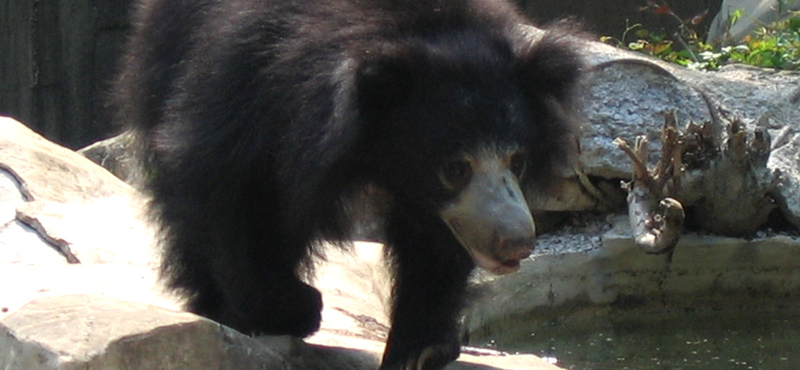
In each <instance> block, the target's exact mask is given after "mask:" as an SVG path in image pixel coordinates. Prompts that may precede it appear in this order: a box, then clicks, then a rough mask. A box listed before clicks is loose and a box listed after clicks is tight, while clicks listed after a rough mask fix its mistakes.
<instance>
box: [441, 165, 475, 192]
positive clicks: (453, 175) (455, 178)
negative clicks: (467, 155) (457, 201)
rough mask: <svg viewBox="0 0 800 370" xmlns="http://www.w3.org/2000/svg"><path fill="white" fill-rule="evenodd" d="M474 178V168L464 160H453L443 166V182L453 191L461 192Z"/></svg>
mask: <svg viewBox="0 0 800 370" xmlns="http://www.w3.org/2000/svg"><path fill="white" fill-rule="evenodd" d="M471 177H472V166H471V165H470V164H469V162H467V161H466V160H463V159H457V160H452V161H450V162H447V163H445V165H444V166H442V171H441V178H442V182H443V183H444V184H445V185H446V186H447V187H448V188H450V189H452V190H461V189H462V188H464V187H465V186H466V185H467V183H468V182H469V180H470V178H471Z"/></svg>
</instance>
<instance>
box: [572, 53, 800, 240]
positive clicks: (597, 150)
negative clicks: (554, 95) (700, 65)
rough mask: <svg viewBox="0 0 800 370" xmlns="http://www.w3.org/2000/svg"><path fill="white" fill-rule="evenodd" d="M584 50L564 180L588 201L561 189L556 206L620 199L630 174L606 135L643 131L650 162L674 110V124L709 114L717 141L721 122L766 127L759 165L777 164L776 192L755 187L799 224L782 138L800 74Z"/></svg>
mask: <svg viewBox="0 0 800 370" xmlns="http://www.w3.org/2000/svg"><path fill="white" fill-rule="evenodd" d="M585 50H586V55H587V58H588V62H589V71H588V79H587V81H586V85H587V87H586V89H585V95H584V96H583V99H584V101H585V104H584V110H583V116H584V117H585V124H584V125H583V127H582V128H583V130H582V131H581V136H580V141H579V145H578V149H577V150H576V152H578V153H579V155H578V160H577V161H576V163H575V164H574V169H575V174H574V175H573V176H572V178H573V179H574V180H571V181H574V182H577V183H578V184H580V190H581V191H580V193H582V194H584V195H588V196H590V197H591V198H593V200H594V201H593V202H592V203H594V204H593V206H588V205H589V204H590V203H587V202H586V199H585V197H584V198H580V197H577V196H573V197H569V196H562V197H563V198H565V199H575V201H573V202H572V204H569V205H563V206H562V208H563V210H576V209H577V210H592V209H598V208H600V209H603V208H605V209H616V208H618V207H620V206H622V203H620V200H619V199H620V197H619V194H618V193H617V191H616V188H617V186H614V185H618V184H619V181H620V180H626V181H627V180H630V179H631V164H630V161H629V160H628V159H627V158H626V157H625V154H624V153H623V152H622V151H621V150H619V149H618V148H616V146H615V145H614V144H613V141H614V139H615V138H617V137H620V138H622V139H625V140H626V141H627V142H629V143H633V142H634V141H635V136H638V135H644V136H646V137H647V138H648V139H649V141H650V143H651V145H650V146H649V149H650V150H649V153H650V156H649V158H650V160H651V163H650V164H651V166H654V165H655V161H657V160H658V159H659V158H660V156H659V151H660V150H661V145H660V143H659V141H658V138H659V137H660V132H661V127H662V124H663V122H664V113H666V112H670V111H672V110H675V111H676V113H677V117H678V129H679V130H683V129H685V126H686V125H688V124H689V123H691V122H695V123H702V122H705V121H709V120H711V121H712V122H715V123H716V125H717V127H719V129H718V131H719V136H718V140H719V141H720V142H724V141H725V140H726V139H727V133H726V132H725V129H724V127H725V126H726V125H727V124H729V123H730V122H733V121H735V120H738V121H741V122H743V123H744V129H745V131H747V132H748V133H749V134H748V135H749V136H751V137H752V135H753V134H752V133H753V132H754V131H756V130H757V129H762V130H764V131H765V132H766V133H768V134H769V136H770V137H772V138H773V145H772V147H771V149H772V151H771V153H770V156H769V158H770V159H769V161H768V163H767V165H766V168H765V169H764V171H763V172H765V173H772V172H773V171H775V170H778V171H780V173H781V174H782V176H783V179H782V186H781V187H779V188H778V189H777V193H776V194H773V192H772V191H768V193H766V192H767V190H766V189H771V187H770V186H769V184H757V185H758V186H757V187H758V188H763V189H765V193H764V194H763V196H764V197H768V198H775V200H776V202H777V205H778V206H779V208H780V209H781V212H782V213H783V216H784V218H785V219H787V220H789V221H790V222H792V224H793V225H794V226H795V227H796V228H798V229H800V222H797V220H798V219H800V214H798V210H797V208H796V207H795V206H790V205H789V204H790V203H792V202H794V199H797V196H796V194H798V191H799V190H798V188H797V184H798V183H800V177H798V172H797V170H796V169H797V168H800V157H798V155H797V153H798V147H797V146H795V145H788V143H789V142H791V141H792V140H795V139H796V137H797V136H798V135H800V126H798V125H797V124H796V123H797V117H800V104H797V101H798V96H800V87H798V86H800V75H797V74H793V73H788V72H780V71H774V70H769V69H760V68H753V67H746V66H737V65H732V66H726V67H724V68H722V69H721V70H720V71H718V72H700V71H694V70H689V69H686V68H682V67H679V66H675V65H671V64H668V63H666V62H662V61H660V60H656V59H653V58H648V57H646V56H643V55H641V54H636V53H631V52H625V51H622V50H618V49H615V48H613V47H610V46H608V45H603V44H600V43H596V42H588V41H587V42H586V43H585ZM787 145H788V146H787ZM766 178H768V176H765V179H766ZM765 181H767V180H765ZM609 184H611V186H609ZM708 188H709V189H716V187H708ZM569 193H570V194H575V193H576V191H575V190H574V189H572V190H570V191H569ZM707 195H708V194H699V195H695V196H694V197H695V198H696V199H699V198H702V197H703V196H707ZM685 206H690V204H686V205H685Z"/></svg>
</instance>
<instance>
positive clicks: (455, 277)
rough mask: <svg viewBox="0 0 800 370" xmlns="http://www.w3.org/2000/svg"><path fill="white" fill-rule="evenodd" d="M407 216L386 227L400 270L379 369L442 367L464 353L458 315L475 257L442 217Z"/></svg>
mask: <svg viewBox="0 0 800 370" xmlns="http://www.w3.org/2000/svg"><path fill="white" fill-rule="evenodd" d="M408 221H409V222H403V221H400V222H393V223H392V224H390V226H389V230H388V231H389V235H388V236H389V241H390V245H391V247H392V249H393V253H394V258H395V263H396V269H397V270H396V272H395V273H396V277H395V284H396V285H395V289H394V306H393V311H392V330H391V332H390V334H389V339H388V341H387V344H386V350H385V351H384V355H383V362H382V365H381V370H396V369H402V370H433V369H440V368H442V367H444V366H445V365H447V364H448V363H450V362H452V361H454V360H455V359H456V358H458V356H459V353H460V346H461V345H460V342H459V339H458V323H457V322H456V319H457V316H458V314H459V311H460V309H461V308H462V305H463V299H464V292H465V290H466V286H467V277H468V276H469V274H470V272H471V271H472V269H473V268H474V263H473V262H472V259H471V258H470V257H469V254H468V253H467V252H466V251H465V250H464V249H463V248H462V247H461V246H460V245H459V243H458V242H457V241H456V240H455V238H454V237H453V236H452V235H451V234H450V231H449V230H448V229H447V228H446V226H445V225H444V224H443V223H442V221H441V220H440V219H438V218H434V217H431V218H430V219H427V220H422V219H420V218H419V217H418V218H416V219H409V220H408ZM423 225H424V226H423Z"/></svg>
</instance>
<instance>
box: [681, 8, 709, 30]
mask: <svg viewBox="0 0 800 370" xmlns="http://www.w3.org/2000/svg"><path fill="white" fill-rule="evenodd" d="M706 16H708V8H706V10H704V11H702V12H700V13H698V14H697V15H695V16H694V17H692V19H690V20H688V21H687V22H686V23H690V24H692V25H694V26H696V25H698V24H700V23H703V21H704V20H705V19H706Z"/></svg>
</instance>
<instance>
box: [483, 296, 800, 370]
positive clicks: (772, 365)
mask: <svg viewBox="0 0 800 370" xmlns="http://www.w3.org/2000/svg"><path fill="white" fill-rule="evenodd" d="M492 345H494V346H496V347H498V348H502V349H503V350H507V351H508V350H510V351H512V352H514V351H519V352H525V353H534V354H536V355H538V356H541V357H547V358H548V359H549V360H550V361H556V360H557V363H556V364H557V365H558V366H560V367H562V368H565V369H574V370H612V369H613V370H620V369H631V370H679V369H702V370H717V369H719V370H723V369H724V370H729V369H734V370H735V369H767V370H783V369H786V370H796V369H800V310H792V311H786V310H782V311H768V312H756V311H746V312H743V311H733V312H726V311H710V310H709V311H704V312H694V311H684V312H671V313H636V314H631V313H625V314H610V315H608V316H604V317H602V318H593V319H591V320H589V319H586V320H572V321H571V322H553V323H551V324H549V325H545V326H543V327H538V328H536V329H535V331H533V332H532V331H531V330H530V329H528V330H522V329H520V330H519V331H517V332H513V333H509V332H507V333H505V335H504V336H503V337H502V338H495V339H494V340H493V341H492Z"/></svg>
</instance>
